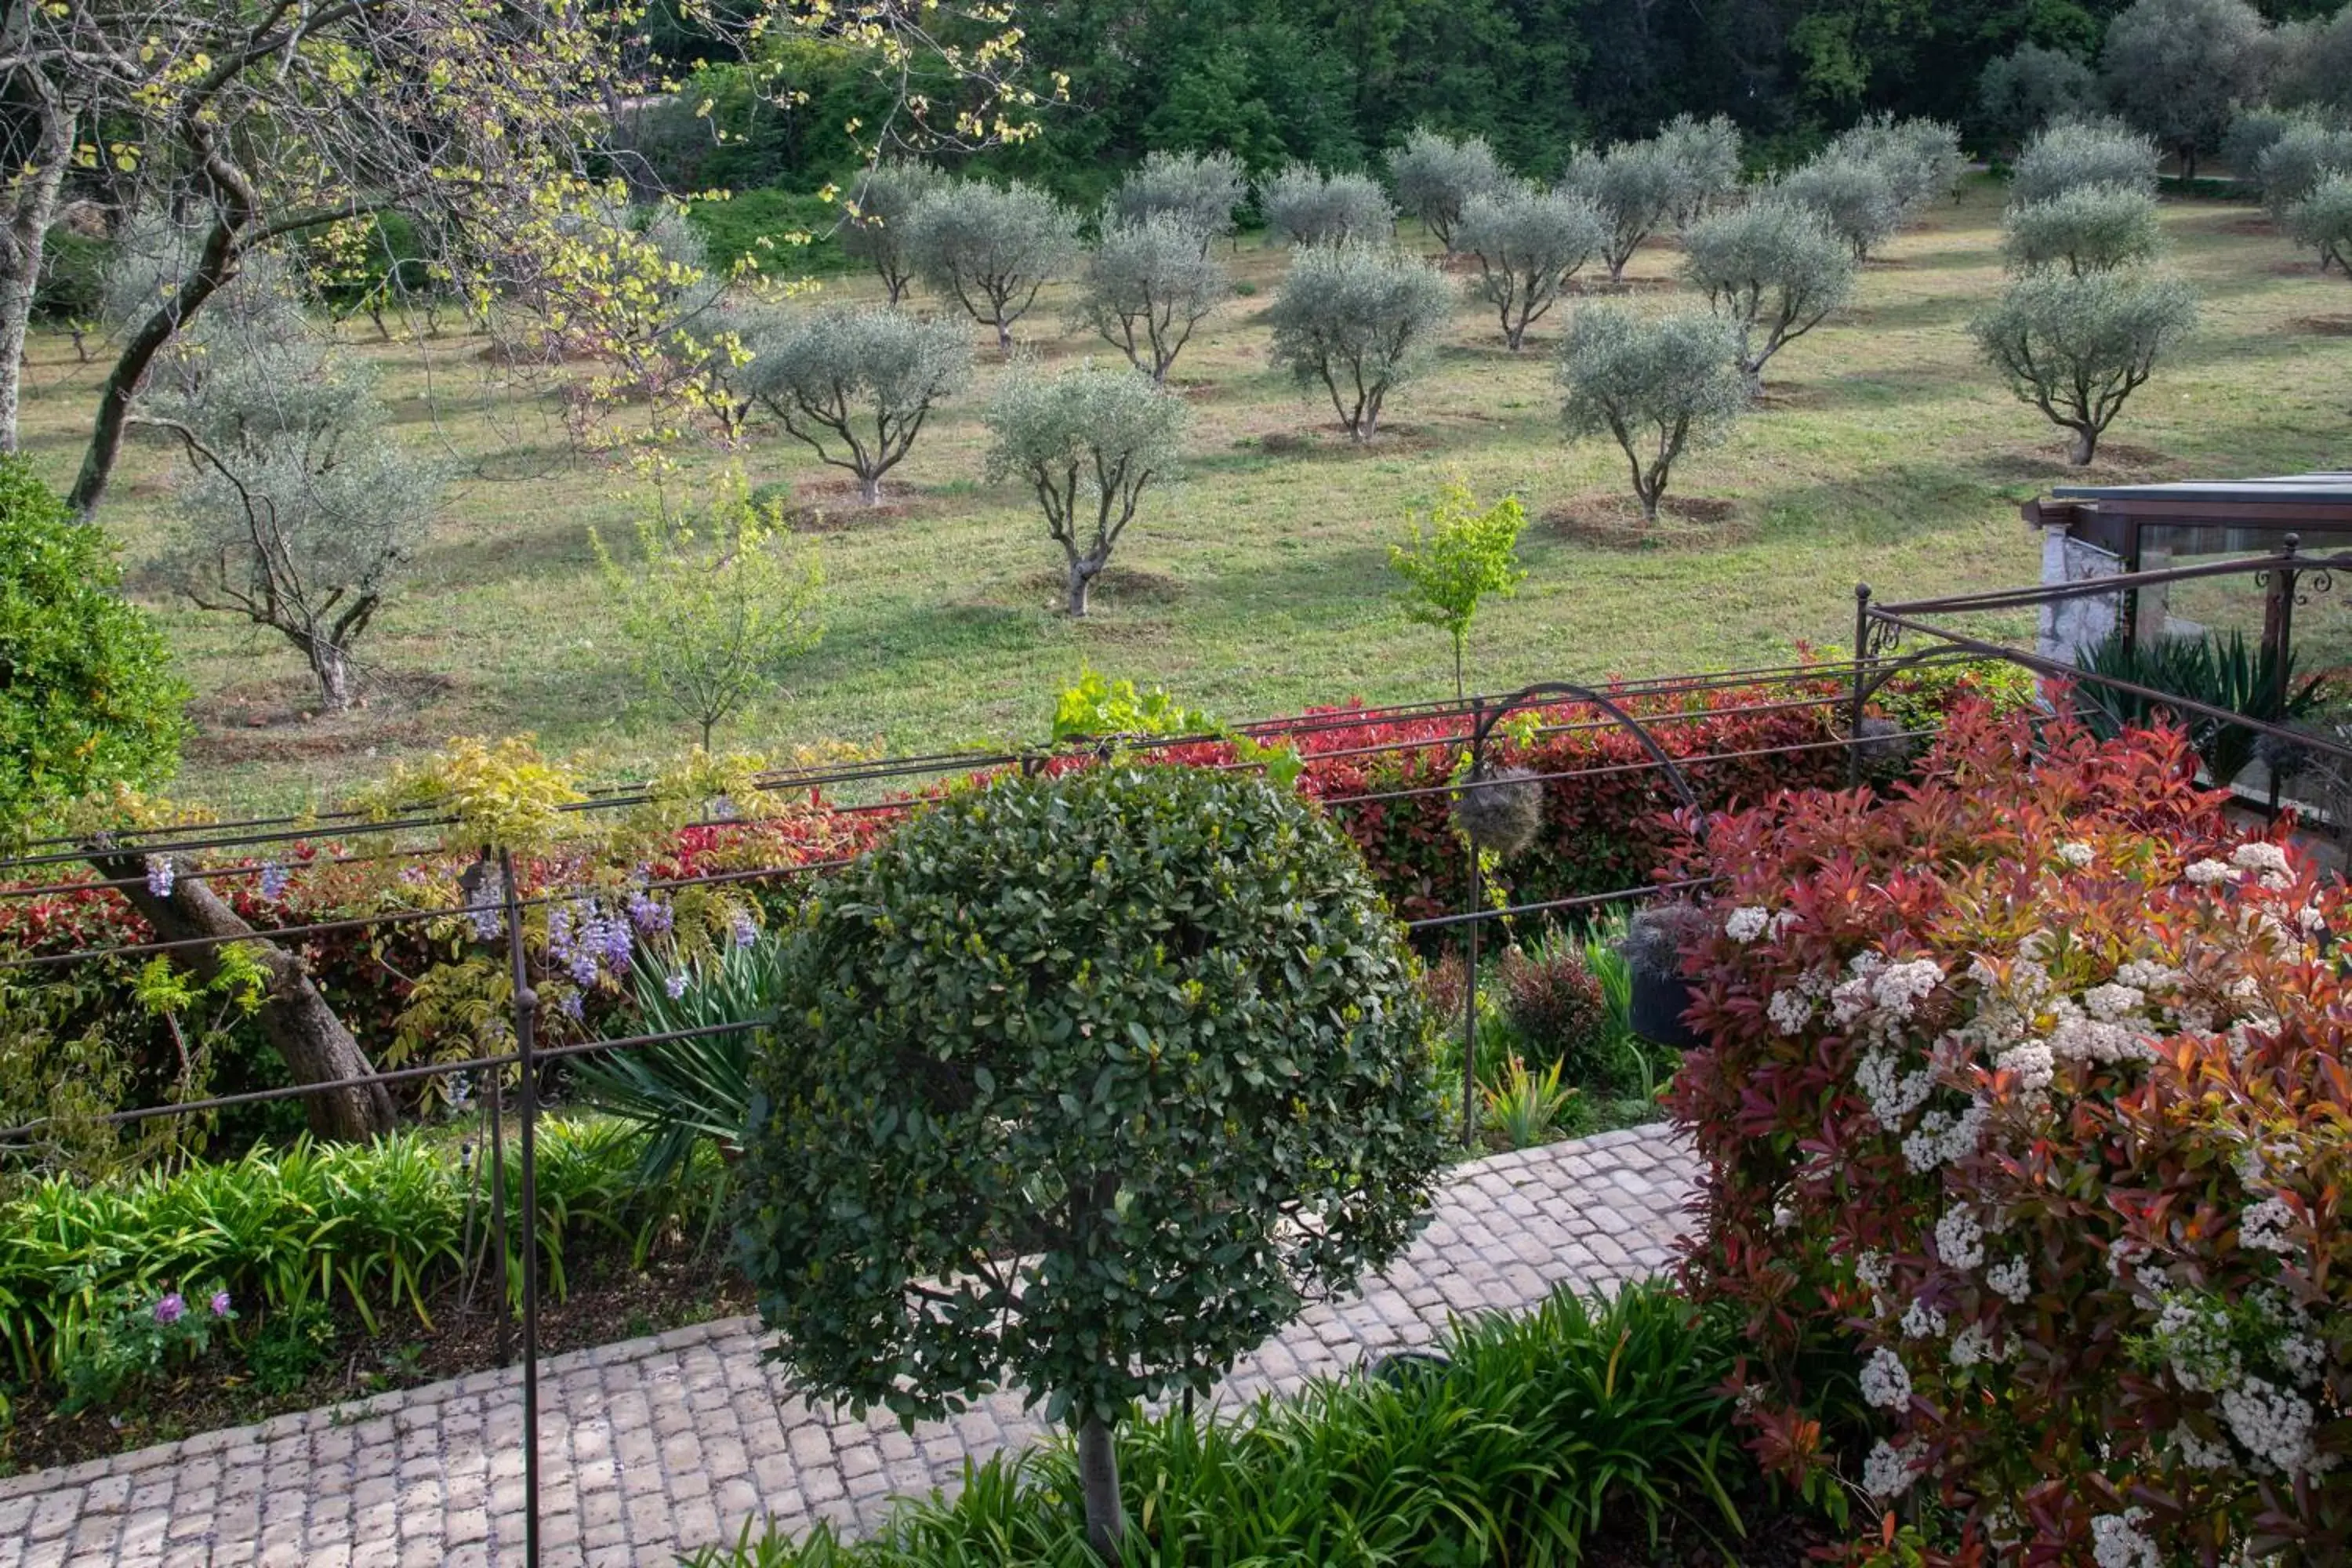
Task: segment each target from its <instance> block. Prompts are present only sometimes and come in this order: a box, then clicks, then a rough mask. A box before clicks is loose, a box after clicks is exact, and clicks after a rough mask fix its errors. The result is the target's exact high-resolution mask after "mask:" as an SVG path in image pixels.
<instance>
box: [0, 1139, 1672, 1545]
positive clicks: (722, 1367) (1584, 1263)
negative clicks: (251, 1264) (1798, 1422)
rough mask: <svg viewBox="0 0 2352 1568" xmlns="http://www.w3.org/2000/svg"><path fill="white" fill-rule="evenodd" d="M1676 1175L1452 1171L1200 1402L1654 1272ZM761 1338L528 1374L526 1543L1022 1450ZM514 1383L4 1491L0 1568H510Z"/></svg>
mask: <svg viewBox="0 0 2352 1568" xmlns="http://www.w3.org/2000/svg"><path fill="white" fill-rule="evenodd" d="M1691 1170H1692V1166H1691V1160H1690V1157H1689V1154H1688V1152H1686V1151H1685V1149H1684V1148H1683V1147H1682V1146H1681V1145H1680V1144H1678V1143H1677V1142H1675V1141H1674V1140H1673V1139H1672V1138H1671V1137H1670V1135H1669V1134H1668V1132H1667V1131H1666V1130H1665V1129H1664V1128H1663V1127H1648V1128H1639V1129H1635V1130H1633V1131H1625V1132H1612V1133H1605V1134H1602V1135H1601V1136H1599V1137H1595V1138H1589V1139H1583V1140H1580V1141H1577V1142H1567V1143H1556V1144H1553V1145H1551V1146H1549V1148H1543V1149H1532V1150H1527V1151H1524V1152H1518V1153H1513V1154H1503V1155H1497V1156H1496V1157H1494V1158H1492V1159H1487V1160H1483V1161H1479V1162H1477V1163H1472V1164H1465V1165H1464V1166H1461V1167H1459V1168H1458V1169H1457V1170H1456V1171H1455V1173H1454V1176H1453V1178H1452V1179H1451V1181H1450V1182H1449V1183H1448V1184H1447V1186H1446V1188H1445V1190H1444V1193H1443V1194H1441V1195H1440V1197H1439V1199H1438V1202H1437V1205H1436V1214H1435V1216H1434V1217H1433V1220H1432V1222H1431V1224H1430V1226H1429V1227H1428V1228H1427V1229H1426V1230H1425V1231H1423V1233H1422V1235H1421V1237H1419V1239H1417V1240H1416V1241H1415V1242H1414V1244H1413V1246H1412V1248H1411V1250H1410V1251H1409V1252H1408V1253H1407V1254H1406V1256H1405V1258H1403V1259H1402V1261H1401V1262H1399V1263H1398V1264H1397V1265H1396V1267H1394V1268H1391V1269H1390V1270H1388V1272H1387V1273H1386V1274H1384V1275H1382V1276H1380V1277H1378V1278H1376V1279H1368V1280H1367V1281H1366V1282H1365V1289H1363V1290H1362V1292H1361V1293H1360V1294H1357V1295H1352V1296H1349V1297H1346V1298H1343V1299H1341V1300H1337V1301H1333V1302H1328V1303H1325V1304H1323V1305H1320V1306H1318V1307H1315V1308H1313V1309H1311V1310H1309V1311H1307V1313H1306V1315H1305V1316H1303V1317H1302V1318H1300V1319H1299V1321H1297V1322H1296V1323H1294V1324H1292V1325H1291V1326H1290V1327H1289V1328H1288V1329H1286V1331H1283V1332H1282V1333H1281V1334H1280V1335H1278V1336H1276V1339H1274V1340H1273V1341H1272V1342H1269V1343H1267V1344H1265V1345H1264V1346H1262V1347H1260V1349H1259V1350H1258V1351H1257V1352H1255V1354H1253V1355H1252V1356H1251V1357H1249V1358H1248V1359H1247V1360H1245V1361H1244V1362H1243V1363H1241V1364H1240V1365H1239V1366H1237V1367H1236V1368H1235V1369H1234V1372H1233V1373H1232V1374H1231V1375H1230V1376H1229V1377H1228V1378H1227V1379H1226V1381H1225V1384H1224V1385H1223V1387H1222V1388H1221V1389H1220V1391H1219V1393H1218V1396H1217V1402H1218V1403H1219V1404H1220V1405H1226V1404H1235V1403H1246V1402H1248V1401H1251V1400H1254V1399H1255V1398H1256V1397H1257V1396H1258V1395H1260V1394H1265V1393H1267V1392H1274V1393H1283V1392H1287V1391H1289V1390H1292V1389H1295V1388H1297V1386H1298V1385H1299V1384H1301V1383H1302V1382H1303V1381H1305V1380H1306V1379H1307V1378H1309V1377H1311V1376H1314V1375H1316V1374H1318V1373H1333V1372H1339V1371H1343V1370H1346V1369H1348V1368H1349V1367H1352V1366H1355V1365H1357V1364H1359V1363H1362V1362H1364V1361H1366V1360H1368V1359H1369V1358H1371V1357H1374V1356H1377V1355H1380V1354H1381V1353H1384V1352H1390V1351H1393V1350H1397V1349H1400V1348H1405V1347H1410V1346H1412V1345H1416V1344H1420V1343H1423V1342H1427V1341H1428V1340H1429V1339H1430V1338H1431V1337H1432V1335H1433V1333H1435V1331H1437V1330H1438V1329H1440V1328H1442V1327H1443V1326H1444V1322H1445V1320H1446V1318H1447V1317H1448V1316H1449V1315H1450V1314H1465V1315H1466V1314H1470V1313H1475V1312H1482V1311H1492V1310H1513V1309H1517V1308H1521V1307H1526V1306H1529V1305H1532V1304H1533V1303H1535V1302H1537V1301H1538V1300H1541V1299H1542V1298H1543V1297H1544V1296H1546V1295H1547V1294H1549V1292H1550V1291H1551V1290H1552V1289H1554V1288H1555V1287H1557V1286H1559V1285H1561V1284H1575V1285H1579V1286H1586V1287H1594V1286H1604V1285H1608V1284H1612V1283H1614V1282H1616V1281H1619V1280H1622V1279H1631V1278H1635V1277H1638V1276H1641V1275H1643V1274H1648V1273H1652V1272H1654V1271H1657V1270H1659V1269H1661V1268H1664V1267H1665V1266H1666V1265H1667V1264H1668V1262H1669V1261H1670V1258H1671V1254H1672V1249H1673V1242H1674V1239H1675V1236H1676V1234H1677V1233H1678V1231H1679V1229H1680V1228H1681V1226H1682V1206H1683V1203H1684V1200H1685V1197H1686V1195H1687V1194H1688V1191H1689V1186H1690V1181H1691ZM761 1341H762V1336H761V1332H760V1328H759V1323H758V1321H757V1320H755V1319H751V1318H734V1319H729V1320H726V1321H720V1322H713V1323H705V1324H700V1325H698V1326H696V1327H693V1328H689V1329H681V1330H678V1331H675V1332H673V1333H667V1334H662V1335H659V1336H656V1337H655V1338H652V1339H641V1340H632V1341H629V1342H625V1343H622V1344H614V1345H605V1346H603V1347H601V1348H599V1349H596V1350H592V1351H579V1352H571V1353H568V1354H564V1355H560V1356H552V1357H550V1358H548V1359H547V1360H546V1361H544V1362H542V1363H541V1372H540V1390H541V1430H542V1436H541V1456H542V1461H541V1488H542V1512H541V1543H542V1548H543V1558H544V1561H545V1562H546V1563H548V1564H550V1565H551V1568H556V1565H560V1568H668V1565H669V1564H671V1563H674V1562H675V1561H676V1558H677V1553H678V1552H681V1551H691V1550H693V1549H694V1548H696V1547H698V1546H701V1545H703V1544H705V1543H707V1542H714V1541H718V1540H719V1539H721V1537H722V1536H723V1537H724V1538H725V1539H727V1540H729V1541H732V1540H733V1539H734V1536H735V1533H736V1532H737V1531H739V1530H740V1529H741V1528H742V1526H743V1524H744V1521H747V1520H749V1519H751V1518H753V1517H755V1516H761V1515H772V1516H773V1517H774V1518H775V1520H776V1521H778V1522H779V1523H781V1524H782V1525H783V1526H785V1527H786V1528H787V1529H790V1530H793V1531H801V1530H804V1529H806V1528H807V1527H808V1526H809V1525H811V1524H812V1523H814V1521H818V1520H826V1521H831V1522H832V1523H833V1524H834V1525H835V1527H836V1528H837V1529H844V1530H848V1531H856V1530H859V1529H863V1528H867V1527H870V1526H872V1525H873V1524H875V1523H876V1522H877V1521H879V1520H880V1519H881V1517H882V1516H883V1514H884V1513H885V1512H886V1511H887V1507H888V1504H889V1501H890V1499H891V1497H892V1495H893V1494H894V1493H915V1494H918V1495H920V1494H924V1493H928V1492H929V1490H930V1489H933V1488H935V1487H942V1486H952V1485H953V1484H954V1483H955V1482H956V1480H957V1479H958V1478H959V1477H960V1476H961V1473H962V1468H963V1463H964V1460H965V1459H966V1458H974V1459H977V1458H983V1457H985V1456H986V1455H988V1454H989V1453H992V1452H993V1451H994V1450H996V1449H998V1448H1001V1447H1006V1446H1008V1445H1013V1444H1026V1443H1030V1442H1033V1441H1034V1440H1036V1439H1037V1438H1038V1436H1040V1435H1041V1432H1042V1426H1041V1424H1040V1423H1039V1422H1038V1421H1037V1420H1036V1419H1035V1418H1034V1415H1030V1414H1027V1413H1024V1411H1023V1409H1022V1407H1021V1402H1020V1399H1019V1398H1018V1396H1017V1395H1013V1394H1005V1395H1001V1396H999V1397H997V1398H996V1399H993V1400H992V1401H990V1402H988V1403H987V1404H986V1405H982V1406H980V1407H977V1408H975V1409H973V1410H971V1411H969V1412H967V1413H966V1414H964V1415H961V1416H960V1417H958V1418H956V1419H955V1420H953V1421H948V1422H938V1423H927V1424H924V1425H922V1426H918V1427H917V1428H916V1429H915V1430H914V1431H913V1432H912V1433H911V1434H910V1433H908V1432H905V1431H903V1430H901V1429H900V1428H899V1426H898V1424H897V1422H896V1420H895V1419H893V1418H892V1417H890V1416H888V1415H886V1414H883V1413H879V1412H877V1413H876V1414H874V1415H871V1416H869V1417H868V1418H867V1419H865V1420H856V1419H852V1418H851V1417H850V1416H849V1415H847V1414H846V1413H845V1412H843V1413H838V1414H836V1413H835V1412H833V1411H831V1410H830V1409H828V1408H826V1407H823V1406H818V1407H812V1406H810V1405H806V1404H804V1403H803V1402H802V1401H801V1400H799V1399H797V1398H794V1397H792V1396H790V1395H788V1394H785V1393H784V1392H783V1389H782V1382H781V1379H780V1378H779V1376H778V1375H777V1374H776V1373H774V1372H772V1371H771V1370H770V1369H769V1368H767V1367H765V1366H763V1365H762V1364H761V1360H760V1348H761ZM521 1436H522V1389H521V1380H520V1373H519V1372H517V1371H514V1370H511V1369H509V1370H506V1371H499V1372H487V1373H477V1374H475V1375H473V1376H470V1377H464V1378H458V1379H456V1380H454V1381H452V1382H447V1383H440V1384H432V1385H430V1386H428V1387H424V1388H415V1389H407V1390H404V1391H401V1392H399V1393H394V1394H381V1395H378V1396H376V1397H374V1398H373V1399H368V1400H364V1401H360V1402H356V1403H353V1404H349V1405H340V1406H335V1407H332V1408H329V1409H324V1410H314V1411H309V1412H305V1413H301V1414H297V1415H283V1416H279V1417H278V1418H276V1419H275V1420H271V1421H267V1422H264V1423H262V1424H261V1425H259V1426H247V1427H243V1428H239V1429H236V1430H231V1431H223V1432H209V1433H205V1434H203V1435H201V1436H195V1437H191V1438H188V1439H187V1440H185V1441H184V1442H179V1443H171V1444H164V1445H162V1446H159V1447H152V1448H146V1449H142V1450H140V1451H139V1452H136V1453H131V1454H123V1455H118V1456H115V1457H113V1458H106V1459H100V1460H93V1461H91V1462H89V1463H88V1464H83V1465H77V1466H74V1467H72V1468H65V1469H58V1470H48V1471H41V1472H37V1473H34V1474H31V1475H26V1476H18V1477H13V1478H9V1479H0V1568H58V1565H61V1564H72V1565H73V1568H151V1565H163V1568H229V1565H231V1564H247V1563H252V1564H260V1565H263V1568H427V1565H436V1568H437V1565H439V1564H444V1563H446V1564H449V1565H450V1568H481V1565H485V1564H492V1563H520V1562H521V1560H522V1532H523V1506H522V1496H523V1493H522V1453H521V1447H520V1444H521Z"/></svg>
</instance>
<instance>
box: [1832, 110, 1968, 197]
mask: <svg viewBox="0 0 2352 1568" xmlns="http://www.w3.org/2000/svg"><path fill="white" fill-rule="evenodd" d="M1822 157H1823V158H1824V159H1826V160H1827V161H1829V162H1831V163H1841V162H1843V163H1866V164H1868V165H1869V166H1871V167H1872V168H1874V169H1876V170H1878V171H1879V172H1880V173H1881V174H1885V176H1886V183H1887V184H1888V185H1889V186H1890V187H1892V188H1893V190H1894V192H1895V204H1896V205H1898V206H1899V207H1900V208H1901V209H1902V214H1903V220H1904V221H1905V222H1906V223H1907V222H1910V221H1911V220H1913V219H1915V218H1916V217H1917V216H1919V215H1920V214H1921V213H1922V212H1925V211H1926V210H1927V208H1928V207H1929V206H1931V205H1934V204H1935V203H1937V202H1939V201H1944V200H1948V198H1949V197H1950V195H1951V194H1952V187H1953V186H1954V185H1955V184H1958V181H1959V177H1960V174H1961V173H1962V171H1964V170H1965V169H1967V167H1968V159H1967V158H1966V157H1965V156H1963V155H1962V153H1961V152H1960V133H1959V132H1958V131H1956V130H1954V129H1953V128H1952V127H1951V126H1949V125H1947V124H1945V123H1944V122H1943V121H1939V120H1919V119H1913V120H1897V119H1895V117H1894V116H1893V115H1891V114H1874V115H1871V116H1869V117H1867V118H1866V119H1864V120H1863V121H1861V122H1860V123H1858V124H1855V125H1853V126H1850V127H1848V128H1847V129H1846V130H1844V131H1842V132H1839V133H1838V134H1837V135H1836V136H1835V137H1833V138H1832V140H1831V142H1830V144H1829V146H1828V147H1827V148H1826V149H1824V151H1823V153H1822Z"/></svg>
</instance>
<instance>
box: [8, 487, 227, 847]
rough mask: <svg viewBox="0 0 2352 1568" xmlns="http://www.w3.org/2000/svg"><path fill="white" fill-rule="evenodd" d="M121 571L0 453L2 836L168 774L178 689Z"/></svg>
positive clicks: (167, 652)
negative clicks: (124, 588)
mask: <svg viewBox="0 0 2352 1568" xmlns="http://www.w3.org/2000/svg"><path fill="white" fill-rule="evenodd" d="M121 577H122V569H121V566H120V565H119V564H118V563H117V562H116V560H115V557H114V551H113V548H112V546H111V545H110V543H109V542H108V541H107V538H106V536H105V534H104V533H103V532H101V531H100V530H98V529H95V528H90V527H88V526H86V525H84V524H83V523H82V522H81V521H79V520H78V519H77V518H76V517H75V516H74V515H73V513H72V511H71V510H68V507H67V506H66V504H65V502H64V500H61V499H60V498H59V497H58V495H57V493H56V492H55V491H53V490H51V489H49V488H48V486H47V485H45V484H43V483H42V482H41V480H40V479H39V477H38V476H37V475H36V474H35V473H34V472H33V470H32V468H31V466H30V465H29V464H27V463H26V461H25V459H24V458H21V457H18V456H17V455H16V454H15V453H13V452H12V453H8V454H5V455H0V843H8V842H11V841H13V840H14V839H15V838H16V837H17V836H18V835H19V834H20V833H22V832H24V831H25V830H27V829H30V828H34V827H36V826H40V825H42V824H44V823H46V822H47V821H48V820H49V819H50V817H51V816H52V814H54V813H55V812H56V811H57V810H58V808H60V807H62V806H65V805H70V804H71V803H72V802H74V801H76V800H79V799H80V798H81V797H82V796H84V795H89V793H91V792H92V791H94V790H100V789H104V788H107V787H109V786H110V785H113V784H130V785H132V786H133V787H137V788H146V789H152V788H154V787H155V786H157V785H160V784H163V783H165V782H166V781H167V780H169V779H170V778H171V776H172V774H173V773H174V772H175V771H177V769H178V767H179V763H180V744H181V742H183V741H184V739H185V738H186V736H187V732H188V721H187V717H186V708H187V702H188V689H187V685H186V683H185V682H184V681H183V680H181V679H179V677H178V676H177V675H176V674H174V673H173V669H172V650H171V647H170V646H169V645H168V644H167V643H165V641H164V640H163V633H162V632H161V631H160V630H158V629H157V627H156V626H155V624H154V622H153V621H152V619H150V618H149V617H148V616H147V615H146V613H145V612H144V611H142V610H141V609H140V608H139V607H138V606H137V605H132V604H130V603H129V602H127V601H126V600H124V599H123V598H122V597H121V595H120V593H119V592H118V591H117V590H118V587H119V584H121Z"/></svg>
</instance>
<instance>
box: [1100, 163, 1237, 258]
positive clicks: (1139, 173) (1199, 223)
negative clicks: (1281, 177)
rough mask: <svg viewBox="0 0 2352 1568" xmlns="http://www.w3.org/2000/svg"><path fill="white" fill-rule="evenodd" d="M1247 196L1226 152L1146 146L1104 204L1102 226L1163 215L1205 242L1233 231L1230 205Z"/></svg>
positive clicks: (1205, 245)
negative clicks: (1146, 150) (1149, 149)
mask: <svg viewBox="0 0 2352 1568" xmlns="http://www.w3.org/2000/svg"><path fill="white" fill-rule="evenodd" d="M1248 199H1249V180H1248V178H1247V177H1246V176H1245V175H1244V174H1243V173H1242V164H1241V160H1240V159H1238V158H1236V157H1234V155H1233V154H1232V153H1169V152H1152V153H1146V154H1145V155H1144V159H1143V162H1142V163H1141V164H1140V165H1139V166H1138V167H1137V168H1135V169H1132V170H1130V171H1129V173H1128V175H1127V177H1126V178H1125V179H1123V180H1121V181H1120V182H1119V183H1118V189H1117V190H1114V191H1113V192H1111V194H1110V200H1109V201H1108V203H1106V204H1105V205H1104V218H1105V223H1104V226H1105V227H1106V228H1108V227H1109V226H1111V225H1112V224H1114V223H1117V224H1137V223H1141V222H1143V221H1144V220H1145V219H1146V218H1151V217H1168V218H1171V219H1173V220H1174V221H1175V222H1177V223H1179V224H1181V225H1182V226H1184V228H1185V229H1186V230H1187V231H1189V232H1190V233H1192V234H1193V235H1195V236H1197V237H1199V240H1200V246H1201V248H1202V250H1203V251H1205V250H1207V249H1208V247H1209V242H1210V241H1212V240H1213V239H1215V238H1217V237H1219V236H1221V235H1227V234H1231V233H1233V232H1234V208H1235V207H1238V206H1240V205H1242V203H1244V201H1247V200H1248Z"/></svg>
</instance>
